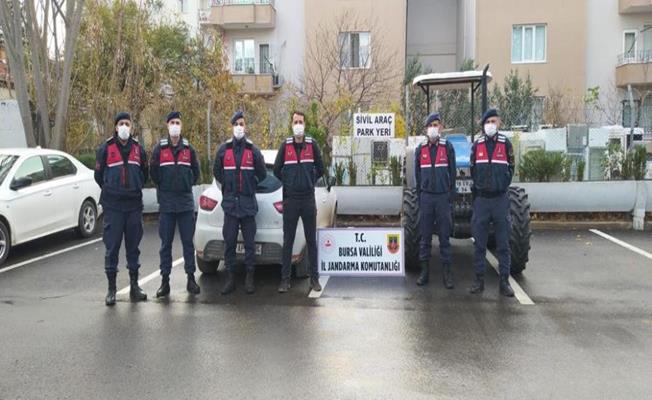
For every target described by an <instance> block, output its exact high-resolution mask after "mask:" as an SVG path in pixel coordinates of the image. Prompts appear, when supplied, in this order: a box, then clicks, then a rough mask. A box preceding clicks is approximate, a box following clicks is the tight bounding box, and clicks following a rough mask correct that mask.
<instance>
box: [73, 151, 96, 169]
mask: <svg viewBox="0 0 652 400" xmlns="http://www.w3.org/2000/svg"><path fill="white" fill-rule="evenodd" d="M75 158H76V159H78V160H79V161H80V162H81V163H82V164H84V165H85V166H87V167H88V168H90V169H95V153H90V152H89V153H80V154H77V155H75Z"/></svg>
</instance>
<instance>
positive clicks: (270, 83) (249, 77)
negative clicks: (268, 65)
mask: <svg viewBox="0 0 652 400" xmlns="http://www.w3.org/2000/svg"><path fill="white" fill-rule="evenodd" d="M231 78H232V79H233V82H234V83H236V84H238V85H240V90H239V93H243V94H253V95H258V96H271V95H273V94H274V89H275V87H276V86H277V85H275V82H276V81H277V80H278V77H277V76H275V75H272V74H236V73H231Z"/></svg>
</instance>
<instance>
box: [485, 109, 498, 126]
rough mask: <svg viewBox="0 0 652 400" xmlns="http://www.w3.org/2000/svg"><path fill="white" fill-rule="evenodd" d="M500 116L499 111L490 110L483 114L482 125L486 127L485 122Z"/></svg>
mask: <svg viewBox="0 0 652 400" xmlns="http://www.w3.org/2000/svg"><path fill="white" fill-rule="evenodd" d="M497 116H498V110H496V109H495V108H490V109H488V110H487V111H485V112H484V114H482V125H484V121H486V120H488V119H489V118H491V117H497Z"/></svg>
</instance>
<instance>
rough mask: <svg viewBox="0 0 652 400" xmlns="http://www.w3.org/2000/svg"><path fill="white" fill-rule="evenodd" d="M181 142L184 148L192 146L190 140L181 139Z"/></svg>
mask: <svg viewBox="0 0 652 400" xmlns="http://www.w3.org/2000/svg"><path fill="white" fill-rule="evenodd" d="M181 141H182V143H183V145H184V146H190V142H189V141H188V139H181Z"/></svg>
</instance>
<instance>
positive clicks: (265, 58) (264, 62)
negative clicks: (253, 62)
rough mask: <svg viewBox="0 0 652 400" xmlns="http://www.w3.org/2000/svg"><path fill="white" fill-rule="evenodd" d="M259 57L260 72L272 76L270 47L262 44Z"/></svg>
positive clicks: (259, 48) (259, 47)
mask: <svg viewBox="0 0 652 400" xmlns="http://www.w3.org/2000/svg"><path fill="white" fill-rule="evenodd" d="M258 55H259V57H258V58H259V59H260V66H259V68H258V70H259V71H260V73H261V74H271V73H272V72H273V71H272V60H271V59H270V55H269V45H268V44H261V45H260V46H258Z"/></svg>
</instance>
